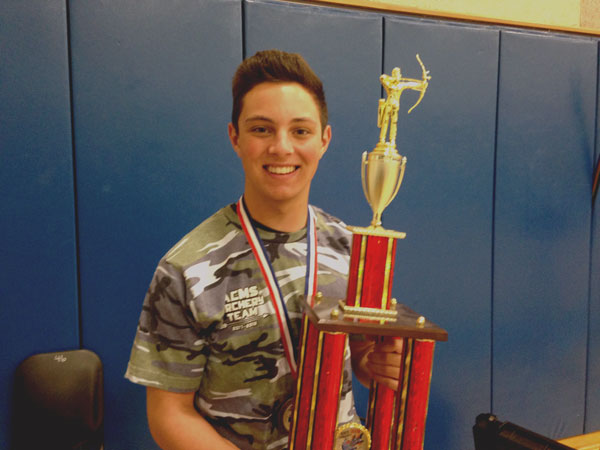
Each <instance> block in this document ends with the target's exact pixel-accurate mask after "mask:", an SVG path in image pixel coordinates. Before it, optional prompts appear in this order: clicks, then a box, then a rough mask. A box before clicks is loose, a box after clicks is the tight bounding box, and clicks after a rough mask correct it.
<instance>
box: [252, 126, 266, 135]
mask: <svg viewBox="0 0 600 450" xmlns="http://www.w3.org/2000/svg"><path fill="white" fill-rule="evenodd" d="M250 131H251V132H252V133H256V134H265V133H267V132H268V131H269V130H268V128H267V127H252V129H251V130H250Z"/></svg>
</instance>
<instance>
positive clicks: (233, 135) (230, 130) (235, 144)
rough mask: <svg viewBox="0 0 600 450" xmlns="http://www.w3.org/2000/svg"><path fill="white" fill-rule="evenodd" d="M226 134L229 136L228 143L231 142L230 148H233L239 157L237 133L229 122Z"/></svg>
mask: <svg viewBox="0 0 600 450" xmlns="http://www.w3.org/2000/svg"><path fill="white" fill-rule="evenodd" d="M227 134H228V135H229V141H230V142H231V146H232V147H233V150H234V151H235V152H236V153H237V154H238V156H239V149H240V147H239V145H238V139H239V136H238V133H237V131H235V127H234V126H233V124H232V123H231V122H229V124H228V125H227Z"/></svg>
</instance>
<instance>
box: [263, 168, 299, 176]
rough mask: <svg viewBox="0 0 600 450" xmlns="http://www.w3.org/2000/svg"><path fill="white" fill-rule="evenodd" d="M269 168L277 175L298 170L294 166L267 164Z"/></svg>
mask: <svg viewBox="0 0 600 450" xmlns="http://www.w3.org/2000/svg"><path fill="white" fill-rule="evenodd" d="M267 170H268V171H269V172H271V173H275V174H277V175H285V174H286V173H292V172H293V171H294V170H296V167H294V166H267Z"/></svg>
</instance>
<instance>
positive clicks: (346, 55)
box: [245, 1, 382, 225]
mask: <svg viewBox="0 0 600 450" xmlns="http://www.w3.org/2000/svg"><path fill="white" fill-rule="evenodd" d="M282 24H285V26H282ZM381 36H382V18H381V16H378V15H374V14H369V13H365V12H348V11H345V10H340V9H335V8H326V7H315V6H305V5H298V4H286V3H283V2H271V1H249V2H246V4H245V43H246V54H247V56H251V55H253V54H254V53H256V51H258V50H262V49H266V48H280V49H282V50H285V51H291V52H298V53H300V54H302V55H303V56H304V58H305V59H306V60H307V61H308V63H309V64H310V65H311V67H312V68H313V69H314V71H315V72H316V73H317V75H319V77H320V78H321V80H322V81H323V85H324V87H325V94H326V97H327V104H328V110H329V122H330V124H331V127H332V133H333V138H332V140H331V144H330V146H329V150H328V151H327V153H326V154H325V156H324V157H323V159H322V160H321V163H320V166H319V172H318V173H317V175H316V177H315V180H314V181H313V186H312V190H311V202H312V203H314V204H315V205H318V206H321V207H322V208H325V209H326V210H327V211H329V212H331V213H332V214H335V215H336V216H338V217H340V218H341V219H343V220H344V221H345V222H347V223H349V224H353V225H368V223H369V222H370V219H371V212H370V211H371V210H370V207H369V205H368V204H367V202H366V200H365V198H364V195H363V193H362V187H361V181H360V158H361V154H362V152H363V151H365V150H370V149H371V148H372V147H373V146H374V145H375V144H376V143H377V136H378V134H377V101H378V99H379V89H380V87H379V75H380V73H381V54H382V46H381ZM349 199H350V201H349Z"/></svg>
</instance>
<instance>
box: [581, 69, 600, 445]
mask: <svg viewBox="0 0 600 450" xmlns="http://www.w3.org/2000/svg"><path fill="white" fill-rule="evenodd" d="M598 77H599V78H598V79H599V80H600V74H598ZM596 101H598V100H596ZM599 132H600V118H598V115H597V113H596V156H595V158H594V162H595V163H597V161H598V160H599V159H600V144H599V143H598V133H599ZM593 167H595V164H594V165H593ZM592 170H593V168H592V167H590V174H591V173H592V172H591V171H592ZM593 208H594V209H593V225H592V245H593V246H592V259H591V268H590V317H589V324H590V336H589V347H588V372H587V383H588V384H587V396H586V421H585V432H586V433H591V432H592V431H596V430H600V195H597V196H596V202H595V205H594V206H593Z"/></svg>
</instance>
